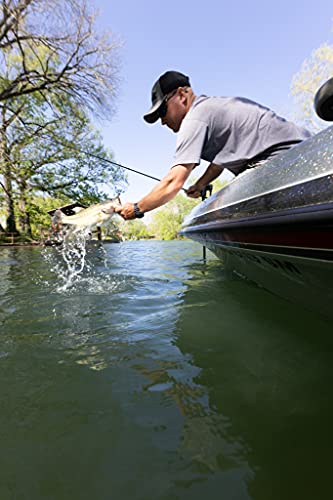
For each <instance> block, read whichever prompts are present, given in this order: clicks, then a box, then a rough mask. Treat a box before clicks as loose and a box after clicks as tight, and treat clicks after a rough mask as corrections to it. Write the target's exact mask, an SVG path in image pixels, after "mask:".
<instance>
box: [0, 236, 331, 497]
mask: <svg viewBox="0 0 333 500" xmlns="http://www.w3.org/2000/svg"><path fill="white" fill-rule="evenodd" d="M208 257H209V258H208V261H207V263H206V264H204V263H203V262H202V249H201V247H200V246H199V245H197V244H195V243H192V242H189V241H180V242H155V241H147V242H125V243H120V244H108V245H107V244H105V245H104V247H103V246H93V247H89V248H88V250H87V255H86V262H87V264H86V267H85V268H84V270H83V272H82V273H81V274H77V275H76V276H75V277H74V278H73V272H72V271H71V273H72V274H71V276H72V278H73V279H72V281H71V283H68V271H66V269H67V268H66V265H65V263H64V261H63V260H62V257H61V255H60V254H59V251H58V250H57V249H56V248H44V249H41V248H36V247H33V248H4V247H2V248H0V394H1V411H0V436H1V447H0V499H1V500H7V499H13V500H14V499H15V500H21V499H27V500H39V499H43V500H45V499H47V500H49V499H57V500H58V499H59V500H60V499H61V500H62V499H69V500H76V499H78V500H85V499H96V500H109V499H111V500H118V499H119V500H127V499H131V500H139V499H140V500H169V499H170V500H171V499H172V500H173V499H179V500H187V499H188V500H190V499H191V500H196V499H200V500H201V499H203V498H204V499H206V500H213V499H214V500H215V499H225V500H247V499H255V500H289V499H290V500H297V499H301V500H307V499H309V500H310V499H311V500H313V499H316V500H319V499H325V500H326V499H327V498H330V497H331V495H332V493H331V489H332V488H331V475H332V472H331V466H332V449H333V396H332V382H333V363H332V353H333V337H332V327H331V324H330V323H329V322H327V321H326V320H324V319H322V318H320V317H318V316H316V315H314V314H312V313H310V312H307V311H305V310H303V309H302V308H300V307H298V306H293V305H292V304H289V303H288V302H285V301H283V300H282V299H278V298H276V297H274V296H273V295H271V294H269V293H268V292H266V291H265V290H262V289H260V288H258V287H256V286H254V285H253V284H251V283H246V282H243V281H230V280H228V279H227V278H226V276H225V274H224V270H223V265H222V263H221V262H220V261H218V260H217V259H215V257H214V256H213V255H212V254H211V253H210V252H208ZM66 272H67V274H66ZM66 280H67V281H66ZM310 292H311V291H310Z"/></svg>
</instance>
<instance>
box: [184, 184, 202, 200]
mask: <svg viewBox="0 0 333 500" xmlns="http://www.w3.org/2000/svg"><path fill="white" fill-rule="evenodd" d="M202 189H203V187H202V186H200V185H199V184H198V183H195V184H193V185H192V186H190V187H189V188H188V189H187V190H186V194H187V196H189V197H190V198H199V196H200V195H201V191H202Z"/></svg>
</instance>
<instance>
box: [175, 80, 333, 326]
mask: <svg viewBox="0 0 333 500" xmlns="http://www.w3.org/2000/svg"><path fill="white" fill-rule="evenodd" d="M332 82H333V79H332ZM332 82H331V83H332ZM321 89H322V88H321ZM321 89H320V90H321ZM326 89H327V86H326ZM329 89H332V85H331V84H330V86H329ZM318 94H319V91H318V93H317V96H318ZM332 95H333V94H332ZM321 97H322V98H323V99H324V100H325V99H326V101H325V102H324V104H323V101H322V100H320V99H319V100H318V99H317V101H315V105H316V110H317V111H318V108H319V107H320V111H321V115H320V116H321V118H324V119H327V120H333V116H332V115H333V112H332V109H333V108H332V102H333V101H332V99H330V98H328V97H327V92H326V93H325V92H322V93H321ZM325 103H326V104H327V105H325ZM325 106H326V107H325ZM180 233H181V234H182V235H184V236H186V237H188V238H190V239H193V240H195V241H198V242H199V243H201V244H202V245H204V246H205V247H207V248H209V249H210V250H211V251H212V252H214V253H215V254H216V255H217V256H218V257H219V258H221V259H222V260H223V264H224V267H225V270H226V271H227V272H228V273H229V274H230V273H231V274H232V275H233V274H236V275H238V276H241V277H243V278H246V279H249V280H251V281H254V282H255V283H257V284H258V285H260V286H262V287H264V288H266V289H267V290H269V291H271V292H273V293H275V294H277V295H279V296H282V297H284V298H286V299H288V300H292V301H294V302H298V303H301V304H302V305H303V306H305V307H306V308H310V309H314V310H316V311H317V312H319V313H321V314H323V315H324V316H326V317H329V318H332V317H333V126H329V127H328V128H326V129H325V130H323V131H321V132H319V133H318V134H316V135H314V136H312V137H310V138H309V139H307V140H306V141H303V142H302V143H300V144H298V145H296V146H294V147H293V148H292V149H289V150H288V151H286V152H285V153H283V154H281V155H279V156H278V157H276V158H274V159H272V160H270V161H267V162H266V163H265V165H262V166H261V167H258V168H254V169H249V170H247V171H245V172H243V173H242V174H240V175H239V176H237V177H236V178H234V179H233V180H232V181H231V182H230V183H229V184H228V185H227V186H226V187H224V188H223V189H221V190H220V191H218V192H217V193H215V194H213V195H212V196H210V197H209V198H207V199H206V200H204V201H203V202H202V203H200V204H199V205H198V206H197V207H195V208H194V209H193V210H192V212H190V214H189V215H188V216H187V217H186V218H185V219H184V222H183V225H182V228H181V231H180Z"/></svg>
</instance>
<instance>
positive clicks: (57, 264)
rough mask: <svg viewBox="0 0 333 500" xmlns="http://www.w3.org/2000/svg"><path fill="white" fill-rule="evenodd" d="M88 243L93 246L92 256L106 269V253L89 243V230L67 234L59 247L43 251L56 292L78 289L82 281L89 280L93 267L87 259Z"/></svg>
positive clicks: (100, 247)
mask: <svg viewBox="0 0 333 500" xmlns="http://www.w3.org/2000/svg"><path fill="white" fill-rule="evenodd" d="M90 243H91V244H92V245H94V251H93V252H92V253H93V254H94V256H95V257H96V254H97V256H98V260H99V262H100V261H102V263H103V266H104V267H106V268H107V255H106V251H105V249H104V247H103V246H102V245H98V244H97V246H95V242H92V241H91V233H90V230H89V228H85V229H83V230H82V231H75V232H68V233H66V234H65V235H64V238H63V242H62V244H61V245H60V246H57V247H54V248H52V249H50V248H47V249H45V250H44V252H43V257H44V259H45V260H46V262H47V263H48V265H49V269H50V271H51V273H53V274H55V275H56V276H57V283H56V291H57V292H66V291H68V290H70V289H72V288H77V287H78V286H79V287H80V284H81V282H82V281H84V282H86V280H87V279H89V281H90V280H91V278H92V275H93V267H94V266H93V263H92V262H91V261H90V259H89V258H88V252H87V245H89V244H90Z"/></svg>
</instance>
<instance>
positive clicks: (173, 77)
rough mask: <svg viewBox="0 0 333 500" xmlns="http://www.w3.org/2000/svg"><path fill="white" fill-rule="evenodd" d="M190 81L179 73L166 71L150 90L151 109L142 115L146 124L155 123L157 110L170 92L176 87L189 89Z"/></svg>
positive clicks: (157, 116)
mask: <svg viewBox="0 0 333 500" xmlns="http://www.w3.org/2000/svg"><path fill="white" fill-rule="evenodd" d="M190 86H191V84H190V79H189V77H188V76H186V75H183V73H179V72H178V71H166V73H163V75H161V76H160V77H159V79H158V80H157V81H156V82H155V83H154V85H153V88H152V90H151V102H152V107H151V108H150V110H149V111H148V112H147V113H146V114H144V115H143V118H144V119H145V120H146V122H148V123H155V122H156V121H157V120H158V118H159V115H158V110H159V108H160V107H161V105H162V104H163V100H164V98H165V96H166V95H167V94H169V92H172V91H173V90H175V89H178V87H190Z"/></svg>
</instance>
